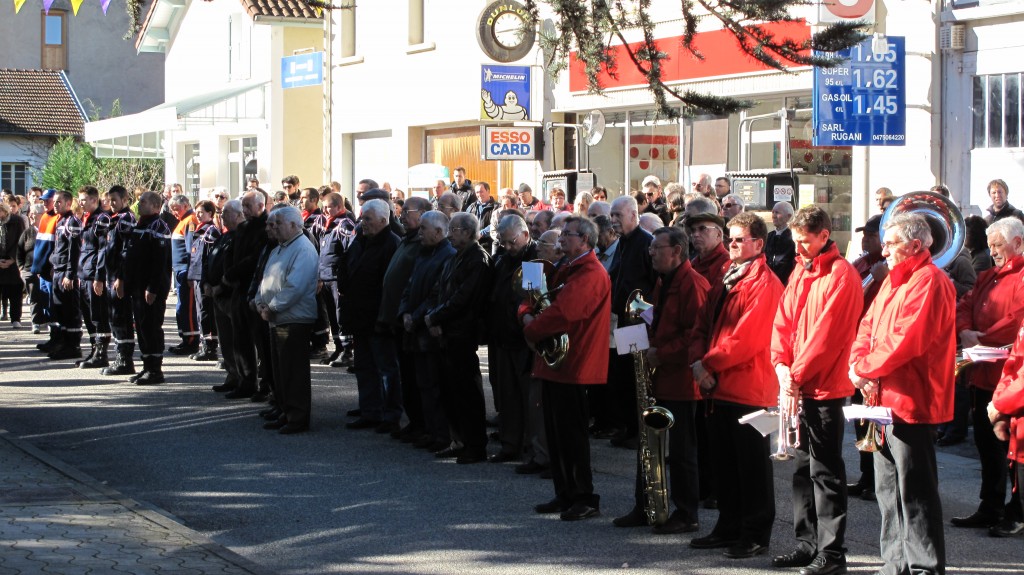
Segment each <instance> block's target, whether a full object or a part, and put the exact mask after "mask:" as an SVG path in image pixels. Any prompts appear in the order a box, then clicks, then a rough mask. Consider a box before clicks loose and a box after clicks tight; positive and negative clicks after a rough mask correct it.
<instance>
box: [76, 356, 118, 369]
mask: <svg viewBox="0 0 1024 575" xmlns="http://www.w3.org/2000/svg"><path fill="white" fill-rule="evenodd" d="M76 363H77V362H76ZM108 365H110V361H109V360H108V359H107V358H106V357H104V356H102V355H99V354H97V355H94V356H93V357H91V358H88V359H86V360H84V361H82V363H81V364H79V366H78V367H80V368H82V369H91V368H96V367H107V366H108Z"/></svg>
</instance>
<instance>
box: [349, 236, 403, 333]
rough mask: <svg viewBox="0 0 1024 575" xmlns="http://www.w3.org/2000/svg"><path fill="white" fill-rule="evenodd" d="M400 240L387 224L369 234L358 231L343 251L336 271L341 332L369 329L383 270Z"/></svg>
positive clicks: (373, 320)
mask: <svg viewBox="0 0 1024 575" xmlns="http://www.w3.org/2000/svg"><path fill="white" fill-rule="evenodd" d="M401 241H402V240H401V239H400V238H399V237H398V236H397V235H395V234H394V232H392V231H391V230H390V228H384V230H383V231H381V232H380V233H378V234H377V235H375V236H372V237H366V236H364V235H363V234H362V232H360V233H359V234H358V235H356V238H355V240H353V241H352V245H351V246H349V248H348V250H347V251H346V252H345V257H344V258H342V259H341V262H340V265H339V267H338V272H337V278H338V318H339V319H340V320H341V327H342V329H343V330H344V332H345V333H350V334H353V335H365V334H370V333H373V330H374V326H375V325H376V324H377V314H378V313H380V302H381V298H382V297H383V292H382V290H381V286H382V285H383V284H384V273H385V272H386V271H387V270H388V265H389V264H390V263H391V258H392V257H394V255H395V251H396V250H397V249H398V244H399V243H400V242H401Z"/></svg>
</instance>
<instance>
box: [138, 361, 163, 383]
mask: <svg viewBox="0 0 1024 575" xmlns="http://www.w3.org/2000/svg"><path fill="white" fill-rule="evenodd" d="M163 362H164V358H163V357H162V356H158V355H157V356H152V355H151V356H149V357H144V358H142V364H143V369H144V371H143V372H142V374H141V375H139V376H138V378H134V381H135V385H157V384H160V383H163V382H164V372H163V369H162V366H163Z"/></svg>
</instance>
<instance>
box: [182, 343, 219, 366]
mask: <svg viewBox="0 0 1024 575" xmlns="http://www.w3.org/2000/svg"><path fill="white" fill-rule="evenodd" d="M189 357H190V358H192V359H193V360H195V361H216V360H217V340H215V339H204V340H203V343H202V345H201V346H200V347H199V351H197V352H196V353H194V354H192V355H190V356H189Z"/></svg>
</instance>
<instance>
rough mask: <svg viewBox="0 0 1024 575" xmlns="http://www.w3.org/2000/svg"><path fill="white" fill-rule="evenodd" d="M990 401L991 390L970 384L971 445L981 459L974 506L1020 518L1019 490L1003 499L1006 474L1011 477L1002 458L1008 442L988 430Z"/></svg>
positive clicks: (1011, 478)
mask: <svg viewBox="0 0 1024 575" xmlns="http://www.w3.org/2000/svg"><path fill="white" fill-rule="evenodd" d="M991 401H992V392H991V391H988V390H984V389H978V388H977V387H972V388H971V404H972V405H973V407H974V445H975V446H977V448H978V455H979V456H980V459H981V492H980V493H979V494H978V498H979V499H981V505H979V506H978V511H981V512H983V513H988V514H992V515H1002V516H1006V517H1009V518H1011V519H1016V520H1017V521H1020V520H1021V514H1020V491H1019V490H1018V491H1015V492H1012V493H1011V495H1010V501H1009V502H1007V501H1006V483H1007V478H1009V479H1010V480H1011V481H1012V480H1013V477H1012V476H1011V475H1010V473H1009V466H1008V465H1007V460H1006V452H1007V451H1008V450H1009V448H1010V443H1009V442H1008V441H1000V440H999V439H998V438H997V437H996V434H995V432H993V431H992V422H991V421H989V419H988V404H989V402H991Z"/></svg>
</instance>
